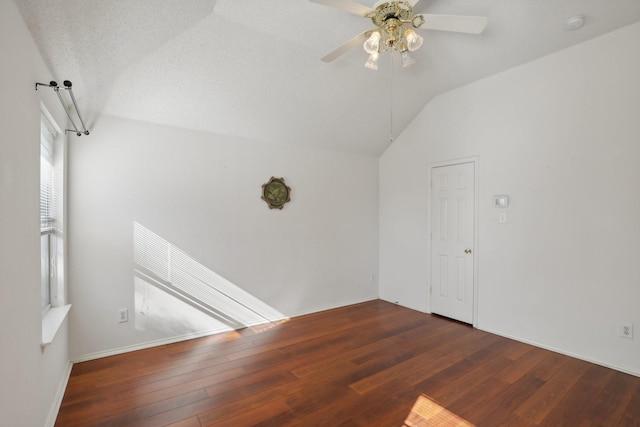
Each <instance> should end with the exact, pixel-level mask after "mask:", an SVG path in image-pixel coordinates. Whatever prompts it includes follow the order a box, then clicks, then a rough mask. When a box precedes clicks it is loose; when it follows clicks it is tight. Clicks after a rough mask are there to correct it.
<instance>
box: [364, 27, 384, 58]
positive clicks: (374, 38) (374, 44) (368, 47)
mask: <svg viewBox="0 0 640 427" xmlns="http://www.w3.org/2000/svg"><path fill="white" fill-rule="evenodd" d="M362 47H363V48H364V51H365V52H367V53H369V54H374V53H377V52H378V50H379V49H380V33H379V32H378V31H374V32H373V33H371V36H369V38H368V39H367V40H366V41H365V42H364V44H363V45H362Z"/></svg>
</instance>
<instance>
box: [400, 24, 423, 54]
mask: <svg viewBox="0 0 640 427" xmlns="http://www.w3.org/2000/svg"><path fill="white" fill-rule="evenodd" d="M404 38H405V39H406V40H407V49H409V50H410V51H411V52H413V51H416V50H418V49H420V46H422V43H423V42H424V39H423V38H422V37H421V36H419V35H418V34H417V33H416V32H415V31H413V30H412V29H411V28H409V29H408V30H407V31H405V32H404Z"/></svg>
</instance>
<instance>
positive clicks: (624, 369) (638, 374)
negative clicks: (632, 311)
mask: <svg viewBox="0 0 640 427" xmlns="http://www.w3.org/2000/svg"><path fill="white" fill-rule="evenodd" d="M477 329H479V330H481V331H485V332H489V333H491V334H494V335H499V336H501V337H505V338H509V339H512V340H514V341H519V342H522V343H525V344H529V345H532V346H535V347H539V348H543V349H545V350H549V351H553V352H554V353H558V354H563V355H565V356H569V357H573V358H574V359H579V360H584V361H585V362H589V363H593V364H595V365H600V366H604V367H605V368H609V369H615V370H616V371H620V372H624V373H625V374H629V375H633V376H636V377H640V371H637V370H634V369H631V368H627V367H625V366H616V365H612V364H610V363H605V362H602V361H600V360H594V359H590V358H588V357H585V356H582V355H580V354H575V353H571V352H570V351H566V350H561V349H559V348H556V347H553V346H550V345H546V344H542V343H539V342H536V341H533V340H528V339H524V338H520V337H517V336H515V335H509V334H505V333H503V332H498V331H494V330H491V329H486V328H477Z"/></svg>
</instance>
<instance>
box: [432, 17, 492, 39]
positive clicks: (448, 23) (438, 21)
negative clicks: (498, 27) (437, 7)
mask: <svg viewBox="0 0 640 427" xmlns="http://www.w3.org/2000/svg"><path fill="white" fill-rule="evenodd" d="M422 16H424V24H423V25H422V26H421V27H420V28H423V29H427V30H439V31H454V32H456V33H469V34H480V33H481V32H482V31H483V30H484V27H486V26H487V18H485V17H483V16H459V15H427V14H423V15H422Z"/></svg>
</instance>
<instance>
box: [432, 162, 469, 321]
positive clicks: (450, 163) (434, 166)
mask: <svg viewBox="0 0 640 427" xmlns="http://www.w3.org/2000/svg"><path fill="white" fill-rule="evenodd" d="M463 163H473V175H474V176H473V187H474V188H473V192H474V203H473V323H472V326H473V327H474V328H477V327H478V271H479V268H478V267H479V266H478V260H479V258H480V257H479V256H478V255H479V253H478V252H479V250H478V248H479V247H480V245H479V240H478V229H479V218H478V217H479V211H480V209H479V207H480V185H479V180H478V178H479V171H478V169H479V163H480V159H479V157H478V156H472V157H464V158H460V159H452V160H445V161H440V162H434V163H429V164H428V165H427V233H428V235H427V238H428V242H429V243H428V245H427V265H428V275H427V300H428V301H429V313H431V286H432V284H431V236H432V230H431V208H432V206H431V204H432V203H431V196H432V193H433V188H432V185H433V182H432V179H431V175H432V172H433V169H435V168H439V167H443V166H454V165H460V164H463Z"/></svg>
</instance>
